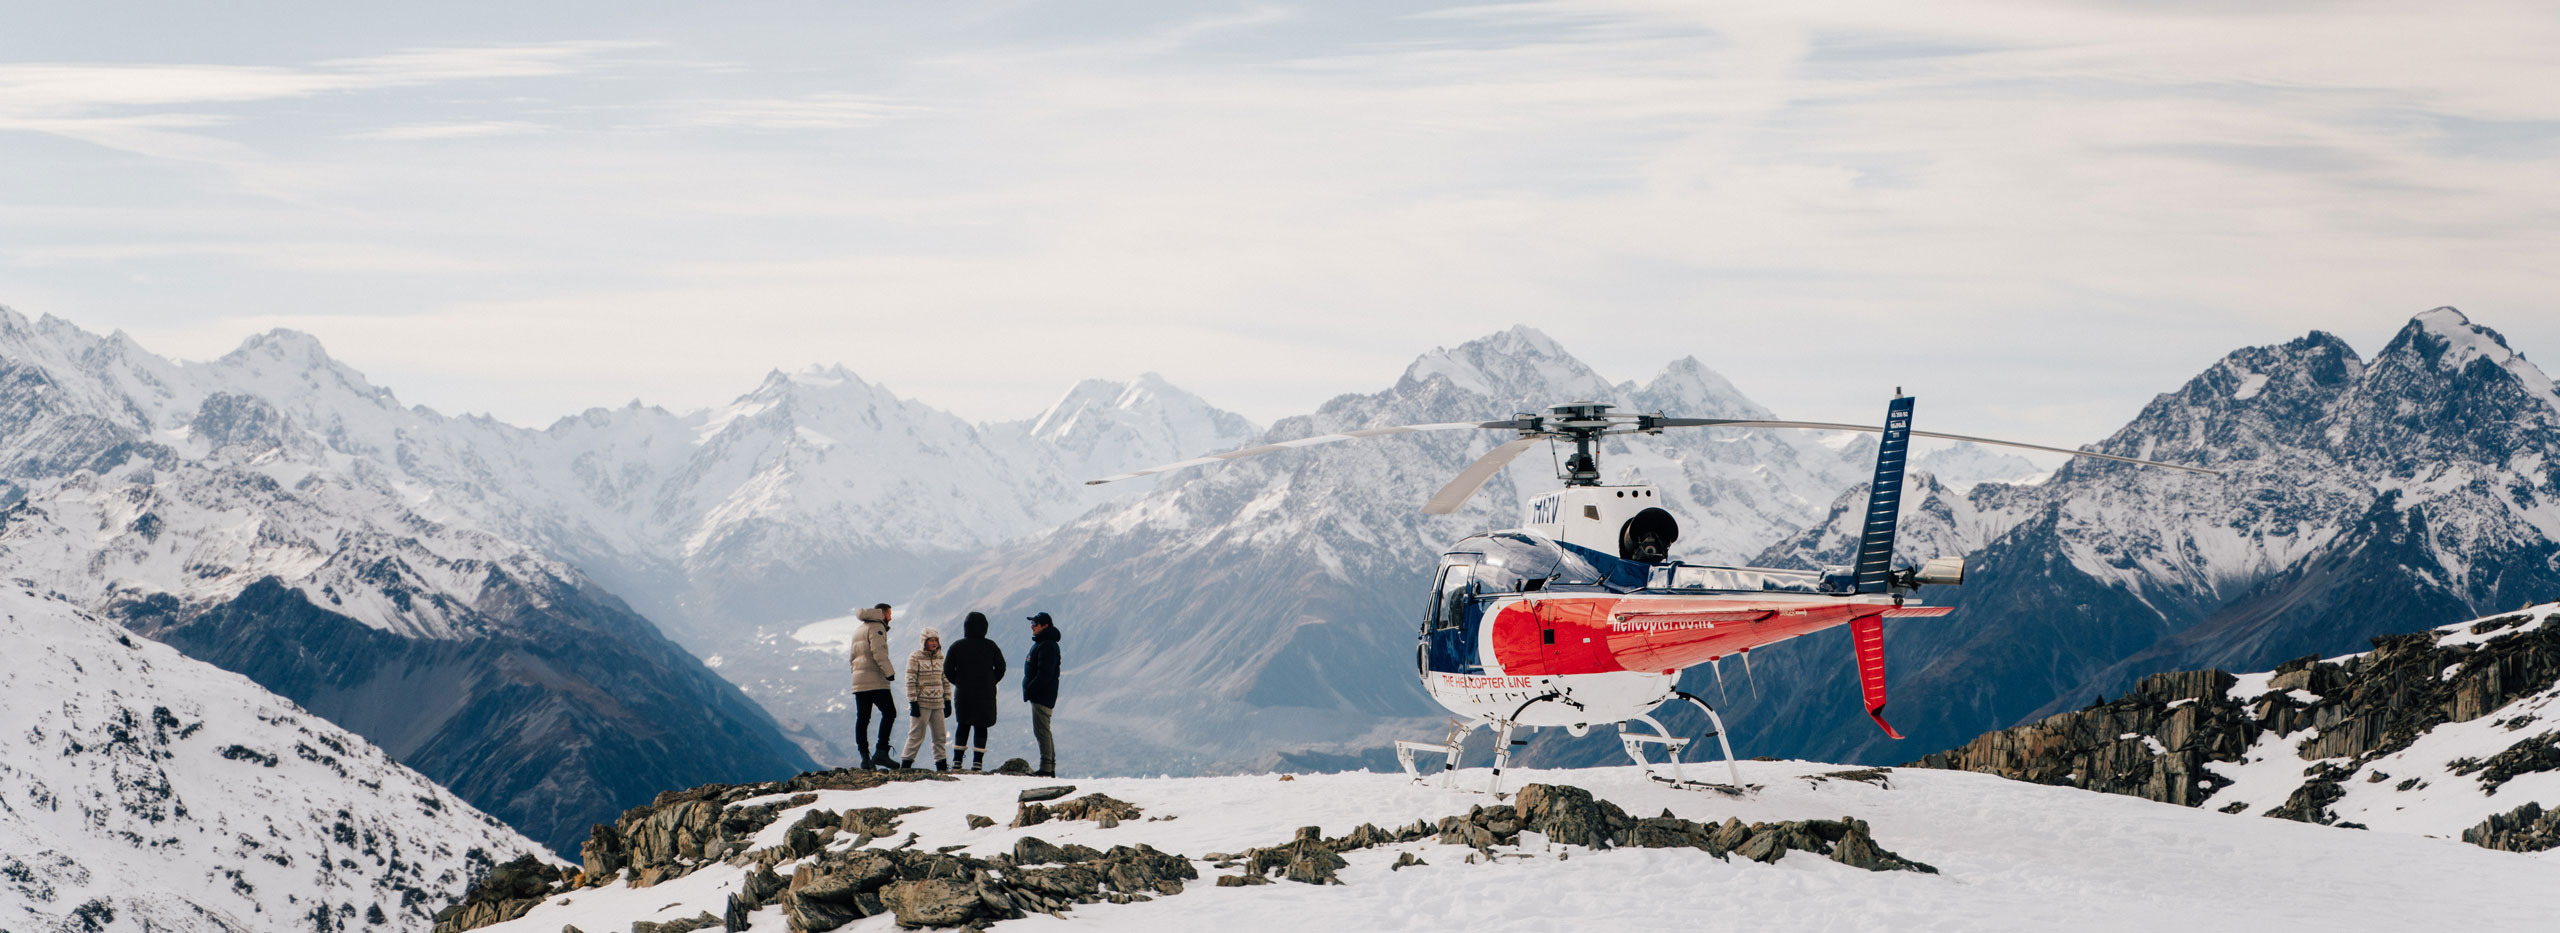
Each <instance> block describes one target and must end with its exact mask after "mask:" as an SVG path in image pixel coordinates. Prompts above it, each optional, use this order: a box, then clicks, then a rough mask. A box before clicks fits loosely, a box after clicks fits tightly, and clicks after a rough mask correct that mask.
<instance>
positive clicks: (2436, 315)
mask: <svg viewBox="0 0 2560 933" xmlns="http://www.w3.org/2000/svg"><path fill="white" fill-rule="evenodd" d="M2403 342H2405V343H2407V345H2408V346H2409V348H2410V349H2411V350H2412V351H2413V352H2415V353H2416V354H2417V355H2418V356H2420V357H2422V358H2424V359H2426V360H2427V361H2428V362H2430V363H2433V364H2434V365H2435V366H2436V367H2437V368H2439V369H2442V370H2444V371H2445V372H2447V373H2461V372H2462V371H2464V370H2465V369H2468V368H2470V367H2471V366H2472V365H2473V363H2474V362H2476V361H2483V360H2485V361H2487V364H2488V365H2489V366H2492V367H2495V368H2497V369H2498V370H2500V371H2503V372H2505V373H2506V374H2507V375H2508V376H2510V377H2512V378H2514V379H2515V382H2516V387H2517V388H2519V389H2521V390H2523V392H2524V394H2525V395H2526V396H2527V397H2529V398H2532V399H2535V400H2537V401H2540V402H2542V403H2543V405H2544V406H2546V407H2547V408H2548V410H2549V411H2550V413H2551V414H2553V415H2554V416H2560V391H2555V390H2554V388H2553V386H2552V381H2551V376H2550V374H2548V373H2545V372H2543V371H2542V370H2541V368H2539V367H2536V366H2534V365H2533V364H2532V363H2529V362H2526V361H2525V358H2524V354H2521V353H2517V352H2515V351H2514V350H2513V349H2510V348H2509V347H2508V346H2507V340H2506V338H2505V337H2502V336H2500V335H2499V334H2498V332H2497V331H2494V330H2491V329H2489V328H2487V327H2483V326H2480V325H2478V324H2474V323H2471V319H2470V318H2468V317H2465V316H2464V315H2463V313H2462V312H2460V311H2457V310H2454V309H2453V308H2449V307H2446V308H2437V309H2435V310H2432V311H2428V312H2426V313H2424V314H2420V315H2418V316H2417V317H2416V318H2414V319H2412V320H2410V322H2409V326H2408V327H2407V328H2404V329H2402V331H2401V335H2400V338H2399V339H2398V340H2395V341H2393V345H2394V347H2395V348H2396V347H2398V346H2399V345H2400V344H2401V343H2403Z"/></svg>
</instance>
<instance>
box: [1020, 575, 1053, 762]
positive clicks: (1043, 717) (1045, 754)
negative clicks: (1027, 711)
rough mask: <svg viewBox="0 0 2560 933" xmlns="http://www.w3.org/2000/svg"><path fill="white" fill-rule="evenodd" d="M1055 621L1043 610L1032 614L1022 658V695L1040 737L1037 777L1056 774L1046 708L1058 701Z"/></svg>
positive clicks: (1032, 732)
mask: <svg viewBox="0 0 2560 933" xmlns="http://www.w3.org/2000/svg"><path fill="white" fill-rule="evenodd" d="M1058 657H1059V656H1058V623H1057V622H1056V621H1054V620H1052V619H1050V618H1049V614H1048V613H1046V612H1042V613H1037V614H1035V615H1033V616H1031V657H1030V658H1029V659H1027V660H1025V661H1024V662H1023V667H1022V699H1023V702H1026V703H1029V704H1031V737H1032V738H1034V739H1038V740H1039V741H1040V770H1038V771H1034V772H1032V773H1033V774H1036V775H1039V776H1040V777H1057V776H1058V742H1057V739H1056V738H1054V737H1052V736H1051V735H1050V734H1049V712H1050V711H1051V710H1052V709H1055V708H1056V707H1057V705H1058Z"/></svg>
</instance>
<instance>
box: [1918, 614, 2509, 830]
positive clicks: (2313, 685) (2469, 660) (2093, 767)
mask: <svg viewBox="0 0 2560 933" xmlns="http://www.w3.org/2000/svg"><path fill="white" fill-rule="evenodd" d="M2529 623H2535V624H2529ZM2449 631H2453V632H2465V633H2466V634H2467V636H2470V637H2464V638H2449V637H2448V632H2449ZM2477 636H2490V637H2488V638H2487V639H2486V640H2477ZM2372 644H2373V650H2371V651H2369V652H2366V653H2364V654H2359V655H2354V656H2351V657H2347V658H2344V659H2342V660H2339V661H2337V662H2334V663H2333V662H2328V661H2323V660H2321V659H2320V658H2318V657H2316V656H2313V657H2304V658H2297V659H2295V660H2292V661H2288V662H2285V663H2284V664H2282V665H2279V666H2278V667H2277V668H2276V669H2275V671H2274V673H2273V675H2272V676H2271V677H2270V679H2269V681H2268V684H2267V689H2266V690H2265V691H2263V692H2261V693H2260V694H2259V695H2257V696H2255V697H2249V698H2237V697H2233V696H2230V695H2229V694H2230V693H2231V691H2232V689H2233V686H2234V685H2235V684H2236V683H2237V680H2236V678H2234V677H2232V675H2230V674H2226V673H2223V672H2221V671H2187V672H2182V673H2174V674H2156V675H2153V676H2151V677H2148V678H2144V679H2143V681H2142V682H2141V684H2140V686H2138V687H2137V688H2136V689H2135V690H2134V691H2133V692H2132V693H2128V694H2126V695H2125V696H2123V697H2120V698H2118V699H2116V700H2114V701H2113V702H2105V703H2097V704H2093V705H2091V706H2090V707H2088V708H2086V709H2082V710H2079V711H2076V712H2069V713H2062V714H2059V715H2055V716H2051V717H2048V718H2045V719H2043V720H2040V721H2038V722H2034V723H2029V724H2027V725H2023V726H2018V727H2015V728H2011V729H2005V730H2002V731H1999V732H1991V733H1986V734H1983V735H1981V736H1978V737H1976V738H1975V739H1974V740H1973V741H1972V742H1970V743H1967V744H1965V745H1964V746H1963V747H1960V748H1955V749H1950V750H1948V751H1943V752H1939V753H1936V754H1933V755H1929V756H1927V757H1925V758H1922V759H1920V760H1919V761H1917V762H1913V763H1912V765H1910V766H1911V767H1923V768H1948V769H1955V770H1963V771H1978V772H1983V773H1986V774H1997V775H2000V776H2002V777H2007V778H2011V779H2014V780H2022V781H2033V782H2036V783H2041V784H2067V785H2071V786H2075V787H2082V788H2087V789H2090V790H2097V791H2104V792H2107V793H2117V794H2128V795H2132V796H2136V797H2143V798H2147V799H2151V800H2158V801H2162V802H2166V803H2175V804H2180V805H2184V806H2200V805H2210V804H2209V802H2208V801H2209V800H2210V798H2212V796H2213V795H2214V793H2215V792H2216V791H2218V790H2220V789H2222V787H2224V786H2226V785H2227V784H2228V782H2227V781H2226V780H2224V779H2222V778H2221V777H2220V776H2218V775H2216V774H2214V773H2213V772H2212V771H2210V770H2208V769H2206V768H2204V767H2203V765H2204V763H2205V762H2236V761H2240V760H2241V759H2242V756H2243V754H2244V753H2245V752H2246V750H2247V749H2248V748H2249V747H2250V746H2251V745H2252V744H2253V743H2255V742H2257V741H2258V739H2259V737H2260V736H2262V735H2264V734H2266V733H2270V732H2271V733H2274V734H2276V735H2280V736H2292V735H2297V734H2299V735H2302V736H2304V738H2303V739H2301V741H2299V742H2298V743H2297V744H2296V745H2295V746H2294V752H2295V753H2296V754H2297V755H2299V756H2300V757H2301V758H2302V759H2303V761H2304V762H2305V763H2306V764H2305V767H2304V770H2303V777H2304V781H2303V783H2302V785H2301V786H2300V787H2299V788H2297V789H2296V790H2295V791H2294V792H2293V793H2292V794H2291V796H2290V797H2289V798H2288V799H2287V800H2285V801H2284V802H2283V803H2282V804H2280V805H2278V806H2275V807H2273V808H2271V809H2269V810H2268V812H2267V815H2269V816H2275V817H2280V818H2284V819H2294V820H2301V821H2303V822H2309V823H2322V824H2334V823H2337V822H2338V817H2337V815H2336V814H2335V813H2333V812H2331V810H2330V805H2331V804H2332V803H2335V802H2336V801H2338V800H2339V799H2340V798H2342V797H2344V796H2345V790H2344V788H2343V787H2342V786H2341V782H2342V781H2344V780H2346V779H2348V778H2349V777H2351V776H2353V775H2354V774H2356V773H2357V772H2358V771H2359V770H2361V769H2362V768H2363V767H2364V766H2365V765H2366V764H2369V763H2371V762H2373V761H2374V760H2376V759H2379V758H2382V757H2383V756H2386V755H2390V754H2393V753H2395V752H2399V751H2401V750H2403V749H2406V748H2408V747H2409V746H2410V744H2411V743H2412V742H2415V741H2416V740H2417V739H2418V738H2419V737H2420V736H2423V735H2426V734H2427V733H2428V732H2429V731H2430V730H2432V729H2435V728H2437V727H2438V726H2442V725H2445V724H2447V723H2459V722H2468V721H2471V720H2475V719H2479V718H2481V717H2484V716H2487V715H2489V714H2490V713H2492V712H2494V711H2496V710H2498V709H2500V708H2502V707H2505V706H2506V705H2507V704H2509V703H2510V702H2513V701H2514V700H2517V699H2519V698H2522V697H2527V696H2532V695H2535V694H2540V693H2544V692H2546V691H2549V690H2551V689H2552V688H2553V685H2554V684H2555V683H2560V614H2552V615H2548V616H2545V617H2544V618H2542V619H2540V620H2538V621H2537V620H2536V619H2535V618H2534V617H2533V616H2531V615H2529V614H2524V613H2516V614H2510V615H2504V616H2498V617H2495V618H2490V619H2484V620H2481V621H2480V622H2477V623H2475V624H2473V625H2471V626H2470V627H2469V628H2468V629H2467V630H2463V629H2454V630H2436V631H2426V632H2414V633H2410V634H2405V635H2388V636H2383V637H2379V638H2375V639H2373V640H2372ZM2532 721H2533V717H2532V716H2530V715H2525V716H2518V717H2514V718H2513V719H2512V720H2511V721H2505V722H2502V723H2501V724H2502V725H2505V726H2506V727H2507V728H2508V729H2510V730H2518V729H2522V728H2523V727H2524V726H2526V725H2528V724H2530V723H2531V722H2532ZM2449 764H2450V767H2451V769H2452V771H2453V772H2454V773H2455V774H2460V775H2474V776H2476V778H2477V780H2478V781H2479V782H2480V786H2481V789H2482V791H2484V792H2486V791H2492V790H2495V789H2496V788H2497V787H2498V786H2499V785H2501V784H2503V783H2505V782H2506V781H2507V780H2509V779H2511V778H2513V777H2515V776H2516V775H2519V774H2527V773H2536V772H2543V771H2552V770H2560V732H2551V731H2545V732H2541V733H2538V734H2535V735H2533V736H2532V737H2530V738H2526V739H2523V740H2521V741H2518V742H2516V743H2515V744H2514V745H2512V746H2510V747H2509V748H2507V749H2506V750H2505V751H2502V752H2500V753H2498V754H2497V755H2494V756H2491V757H2489V758H2487V759H2481V760H2475V759H2460V760H2456V761H2454V762H2451V763H2449ZM2380 779H2381V778H2379V777H2377V778H2375V780H2380ZM2407 787H2408V785H2407V784H2403V785H2402V789H2404V790H2405V789H2407ZM2242 808H2245V805H2243V806H2242ZM2493 822H2494V820H2493ZM2506 831H2507V830H2505V829H2496V830H2493V829H2490V828H2488V827H2487V824H2483V828H2482V829H2480V830H2477V831H2476V832H2478V833H2480V834H2481V835H2482V836H2483V838H2486V837H2487V836H2488V835H2489V834H2491V833H2493V832H2506ZM2469 835H2471V834H2466V837H2468V836H2469ZM2502 838H2504V837H2502Z"/></svg>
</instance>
